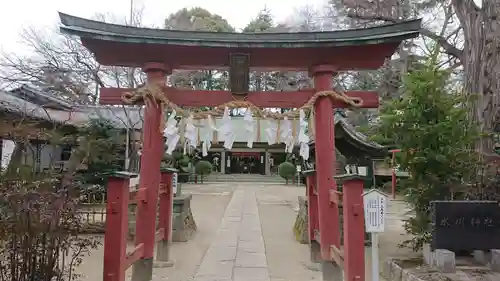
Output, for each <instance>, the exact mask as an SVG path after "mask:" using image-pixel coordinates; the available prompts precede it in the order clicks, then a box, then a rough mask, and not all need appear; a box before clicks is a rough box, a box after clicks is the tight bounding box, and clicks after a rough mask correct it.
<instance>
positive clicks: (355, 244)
mask: <svg viewBox="0 0 500 281" xmlns="http://www.w3.org/2000/svg"><path fill="white" fill-rule="evenodd" d="M363 186H364V181H363V179H355V180H350V181H346V182H344V183H343V188H342V193H343V212H344V213H343V216H344V274H345V275H344V276H345V280H356V281H364V280H365V234H364V233H365V225H364V222H365V219H364V211H363Z"/></svg>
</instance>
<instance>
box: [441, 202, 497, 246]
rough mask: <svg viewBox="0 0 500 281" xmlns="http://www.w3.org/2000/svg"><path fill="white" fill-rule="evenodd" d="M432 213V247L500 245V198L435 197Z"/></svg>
mask: <svg viewBox="0 0 500 281" xmlns="http://www.w3.org/2000/svg"><path fill="white" fill-rule="evenodd" d="M431 215H432V242H431V249H432V250H435V249H446V250H450V251H453V252H461V251H474V250H483V251H489V250H491V249H500V206H499V204H498V202H496V201H433V202H431Z"/></svg>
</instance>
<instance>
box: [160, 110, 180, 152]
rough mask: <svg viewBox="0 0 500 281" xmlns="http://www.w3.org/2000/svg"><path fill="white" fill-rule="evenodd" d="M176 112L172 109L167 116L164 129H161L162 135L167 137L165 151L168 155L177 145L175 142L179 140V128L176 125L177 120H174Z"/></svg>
mask: <svg viewBox="0 0 500 281" xmlns="http://www.w3.org/2000/svg"><path fill="white" fill-rule="evenodd" d="M175 116H176V112H175V110H174V111H172V113H171V114H170V116H169V117H168V120H167V124H166V126H165V130H164V131H163V136H165V137H166V138H167V141H166V145H167V150H166V153H167V154H168V155H172V152H173V151H174V150H175V148H176V147H177V143H178V142H179V139H180V135H179V128H178V127H177V120H175Z"/></svg>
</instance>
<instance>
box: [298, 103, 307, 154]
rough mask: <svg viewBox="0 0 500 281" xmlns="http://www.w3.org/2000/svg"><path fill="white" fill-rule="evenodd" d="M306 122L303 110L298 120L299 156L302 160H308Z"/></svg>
mask: <svg viewBox="0 0 500 281" xmlns="http://www.w3.org/2000/svg"><path fill="white" fill-rule="evenodd" d="M307 126H308V123H307V120H306V114H305V112H304V110H302V109H301V110H300V119H299V146H300V150H299V155H300V156H301V157H302V159H304V160H307V159H309V136H308V135H307V133H306V130H307Z"/></svg>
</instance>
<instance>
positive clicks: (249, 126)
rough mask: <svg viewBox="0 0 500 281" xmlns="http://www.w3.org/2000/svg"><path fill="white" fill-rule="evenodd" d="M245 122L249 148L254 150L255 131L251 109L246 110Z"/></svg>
mask: <svg viewBox="0 0 500 281" xmlns="http://www.w3.org/2000/svg"><path fill="white" fill-rule="evenodd" d="M243 121H244V122H245V134H246V135H247V136H248V141H247V147H249V148H252V147H253V141H254V138H255V136H254V131H253V129H254V123H253V116H252V111H251V110H250V108H248V109H247V110H246V112H245V116H244V117H243Z"/></svg>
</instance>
